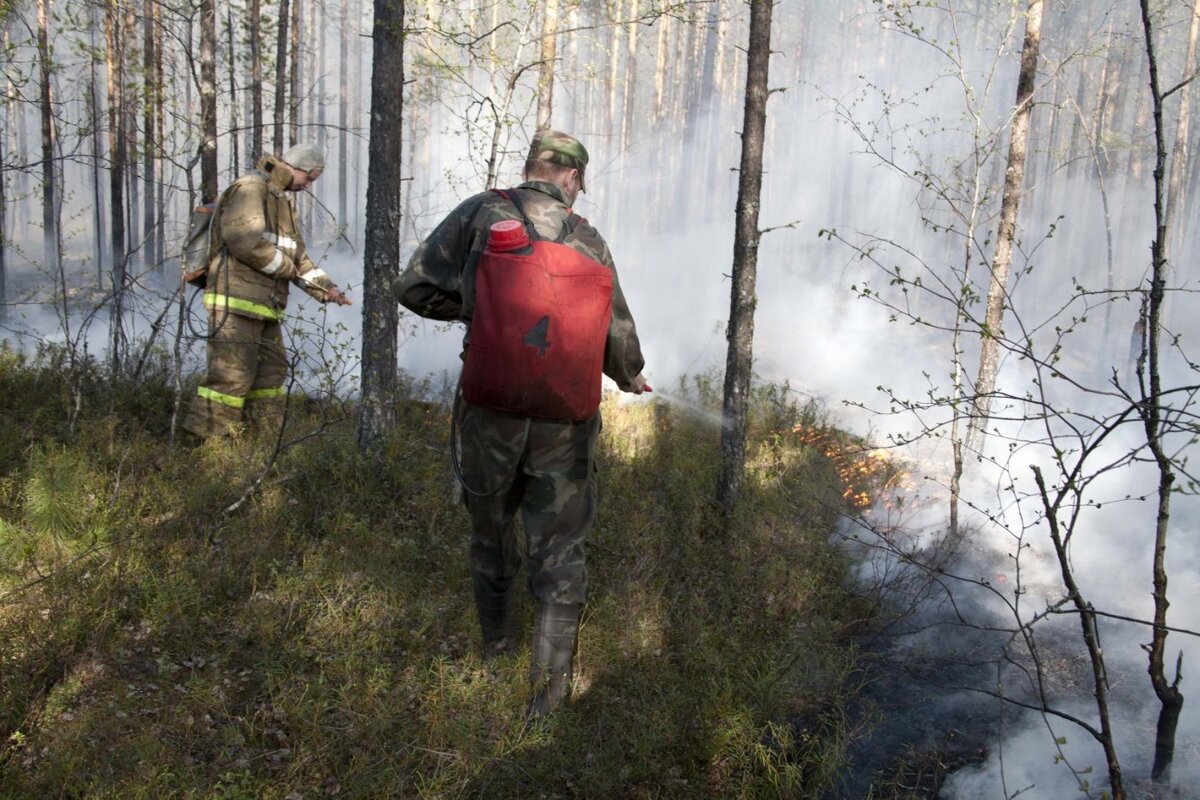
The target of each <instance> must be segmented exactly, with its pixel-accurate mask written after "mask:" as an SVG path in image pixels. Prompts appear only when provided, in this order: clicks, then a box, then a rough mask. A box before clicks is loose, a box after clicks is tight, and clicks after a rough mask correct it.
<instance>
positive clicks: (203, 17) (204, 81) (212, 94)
mask: <svg viewBox="0 0 1200 800" xmlns="http://www.w3.org/2000/svg"><path fill="white" fill-rule="evenodd" d="M200 135H201V136H202V139H201V142H200V202H201V203H213V202H216V199H217V4H216V0H200Z"/></svg>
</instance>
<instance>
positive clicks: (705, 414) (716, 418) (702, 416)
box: [652, 389, 725, 428]
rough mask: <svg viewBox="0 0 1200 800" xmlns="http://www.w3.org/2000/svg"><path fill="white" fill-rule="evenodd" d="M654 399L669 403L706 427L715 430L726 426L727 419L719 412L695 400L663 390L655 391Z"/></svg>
mask: <svg viewBox="0 0 1200 800" xmlns="http://www.w3.org/2000/svg"><path fill="white" fill-rule="evenodd" d="M652 397H653V398H654V399H656V400H660V401H662V402H664V403H668V404H669V405H670V406H671V407H672V408H675V409H676V410H678V411H680V412H682V413H684V414H686V415H687V416H689V417H691V418H693V419H696V420H699V421H700V422H703V423H704V424H705V425H711V426H712V427H714V428H720V427H722V426H724V424H725V418H724V417H723V416H722V415H721V414H720V413H718V412H716V411H712V410H710V409H707V408H704V407H703V406H701V405H699V404H698V403H696V402H695V401H693V400H689V399H688V398H686V397H681V396H679V395H677V394H672V393H671V392H664V391H662V390H661V389H655V390H654V394H653V395H652Z"/></svg>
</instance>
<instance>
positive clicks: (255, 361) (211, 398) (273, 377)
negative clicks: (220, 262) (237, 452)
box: [183, 309, 288, 437]
mask: <svg viewBox="0 0 1200 800" xmlns="http://www.w3.org/2000/svg"><path fill="white" fill-rule="evenodd" d="M287 371H288V362H287V352H286V351H285V350H284V347H283V333H282V331H281V329H280V324H279V323H278V322H274V321H271V320H264V319H257V318H254V317H245V316H241V315H240V314H232V313H229V312H227V311H226V310H224V309H214V310H212V311H210V312H209V340H208V370H207V372H206V373H205V375H204V380H203V381H201V382H200V387H199V388H198V389H197V390H196V397H194V398H192V404H191V407H190V408H189V409H188V414H187V416H186V417H185V418H184V421H183V427H184V430H187V431H191V432H192V433H194V434H196V435H197V436H204V437H207V436H222V435H228V434H229V433H231V432H233V430H234V429H235V428H236V427H237V426H238V425H240V424H241V423H242V421H243V420H244V419H245V417H246V415H247V414H248V413H249V414H256V413H257V414H260V415H263V416H275V415H276V413H277V411H276V410H277V409H278V408H281V406H282V401H283V397H284V393H285V392H284V388H283V384H284V381H285V380H286V379H287Z"/></svg>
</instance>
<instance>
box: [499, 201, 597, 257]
mask: <svg viewBox="0 0 1200 800" xmlns="http://www.w3.org/2000/svg"><path fill="white" fill-rule="evenodd" d="M492 191H493V192H495V193H496V194H498V195H500V196H501V197H503V198H504V199H505V200H507V201H508V202H510V203H512V204H513V205H514V206H515V207H516V209H517V213H518V214H520V215H521V221H522V222H524V223H525V230H526V231H527V232H528V233H529V241H531V242H536V241H538V240H539V239H541V238H542V237H541V236H539V235H538V232H537V228H535V227H534V226H533V222H532V221H531V220H530V219H529V216H528V215H527V214H526V213H525V206H524V204H523V203H521V195H520V193H519V192H518V191H517V190H516V189H492ZM582 219H583V217H581V216H579V215H578V214H576V213H575V212H574V211H571V210H570V209H567V218H566V219H565V220H563V227H562V230H561V231H559V233H558V237H557V238H555V239H554V242H555V243H556V244H562V243H563V242H565V241H566V240H567V237H568V236H570V235H571V234H572V233H574V232H575V226H576V225H578V224H579V222H580V221H581V220H582Z"/></svg>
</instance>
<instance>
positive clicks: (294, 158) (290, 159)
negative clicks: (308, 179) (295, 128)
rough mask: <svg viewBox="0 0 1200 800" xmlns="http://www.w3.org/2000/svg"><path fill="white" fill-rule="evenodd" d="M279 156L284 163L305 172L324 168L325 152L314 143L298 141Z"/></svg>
mask: <svg viewBox="0 0 1200 800" xmlns="http://www.w3.org/2000/svg"><path fill="white" fill-rule="evenodd" d="M280 158H282V159H283V161H284V163H286V164H289V165H290V166H293V167H295V168H296V169H302V170H304V171H305V172H312V171H313V170H318V169H319V170H324V169H325V154H324V153H322V152H321V150H320V148H318V147H317V146H316V145H315V144H310V143H308V142H299V143H298V144H294V145H292V146H291V147H289V148H288V149H287V152H285V153H284V154H283V155H282V156H280Z"/></svg>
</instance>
